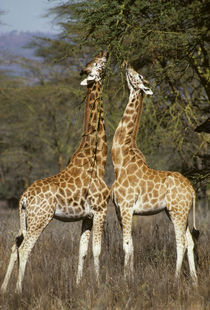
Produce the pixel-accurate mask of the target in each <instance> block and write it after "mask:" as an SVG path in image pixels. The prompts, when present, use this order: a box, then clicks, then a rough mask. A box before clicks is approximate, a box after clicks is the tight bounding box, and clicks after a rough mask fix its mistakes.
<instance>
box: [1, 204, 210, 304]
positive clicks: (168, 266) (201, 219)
mask: <svg viewBox="0 0 210 310" xmlns="http://www.w3.org/2000/svg"><path fill="white" fill-rule="evenodd" d="M191 217H192V216H191V215H190V220H191ZM196 219H197V224H198V225H197V226H198V227H199V229H200V238H199V242H198V246H197V252H198V257H199V260H198V262H197V271H198V278H199V287H198V289H197V290H195V289H193V287H192V285H191V281H190V278H189V269H188V263H187V259H186V257H185V259H184V263H183V268H182V276H181V281H180V283H179V285H178V284H175V283H174V271H175V262H176V253H175V239H174V231H173V226H172V224H171V223H170V222H169V220H168V218H167V217H166V215H165V214H164V213H163V214H159V215H156V216H150V217H136V218H134V223H133V240H134V248H135V276H134V283H128V282H126V281H125V280H124V278H123V250H122V236H121V230H120V226H119V224H118V222H117V219H116V215H115V212H114V209H113V206H112V204H111V203H110V206H109V210H108V216H107V220H106V223H105V228H104V235H103V244H102V253H101V257H100V262H101V283H100V286H99V287H97V283H96V280H95V274H94V269H93V257H92V253H91V244H90V246H89V253H88V256H87V259H86V263H85V269H84V277H83V279H82V282H81V284H80V285H79V287H77V286H76V284H75V280H76V270H77V260H78V248H79V236H80V229H81V222H77V223H61V222H59V221H56V220H54V221H53V222H52V223H51V224H50V225H49V226H48V227H47V228H46V230H45V231H44V232H43V234H42V235H41V237H40V239H39V240H38V242H37V244H36V245H35V247H34V249H33V251H32V254H31V256H30V258H29V261H28V264H27V267H26V273H25V278H24V281H23V295H22V296H18V295H16V294H15V293H14V288H15V282H16V275H17V268H15V272H14V274H12V277H11V280H10V282H9V287H8V292H7V293H6V294H5V295H4V296H3V295H0V309H2V310H3V309H4V310H13V309H14V310H17V309H21V310H22V309H24V310H26V309H27V310H32V309H33V310H38V309H43V310H51V309H52V310H62V309H63V310H64V309H75V310H76V309H78V310H82V309H84V310H86V309H95V310H96V309H97V310H103V309H110V310H111V309H136V310H137V309H160V310H161V309H164V310H167V309H174V310H175V309H176V310H178V309H180V310H186V309H187V310H200V309H210V299H209V291H208V290H209V287H210V285H209V273H208V268H209V247H210V246H209V231H208V211H207V210H197V213H196ZM190 222H191V221H190ZM18 229H19V219H18V211H17V210H8V209H4V208H1V209H0V282H1V283H2V281H3V277H4V275H5V272H6V268H7V264H8V260H9V255H10V248H11V246H12V243H13V240H14V238H15V235H16V233H17V231H18Z"/></svg>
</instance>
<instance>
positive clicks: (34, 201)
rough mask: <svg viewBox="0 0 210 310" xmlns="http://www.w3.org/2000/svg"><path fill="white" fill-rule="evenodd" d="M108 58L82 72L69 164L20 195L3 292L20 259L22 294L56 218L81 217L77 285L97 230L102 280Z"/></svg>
mask: <svg viewBox="0 0 210 310" xmlns="http://www.w3.org/2000/svg"><path fill="white" fill-rule="evenodd" d="M107 57H108V55H107V53H106V52H101V53H100V54H99V55H97V56H96V57H95V58H94V59H93V60H92V61H91V62H90V63H88V64H87V65H86V67H85V68H84V69H83V70H82V73H85V74H86V75H87V78H86V79H84V80H83V81H82V82H81V85H87V97H86V108H85V121H84V133H83V137H82V140H81V143H80V145H79V147H78V149H77V150H76V152H75V153H74V154H73V156H72V160H71V162H70V163H69V165H68V166H67V167H66V168H65V169H64V170H63V171H61V172H60V173H58V174H57V175H55V176H51V177H48V178H44V179H42V180H37V181H35V182H34V183H33V184H32V185H31V186H30V187H28V188H27V189H26V191H25V192H24V193H23V195H22V196H21V198H20V201H19V214H20V230H19V233H18V236H17V237H16V241H15V243H14V245H13V247H12V251H11V256H10V261H9V265H8V268H7V272H6V275H5V278H4V281H3V284H2V287H1V290H2V292H5V291H6V289H7V285H8V282H9V279H10V276H11V273H12V270H13V267H14V264H15V262H16V261H17V259H18V279H17V283H16V292H17V293H21V292H22V281H23V277H24V272H25V267H26V263H27V260H28V257H29V254H30V252H31V250H32V248H33V247H34V245H35V243H36V241H37V239H38V237H39V236H40V234H41V233H42V231H43V230H44V229H45V227H46V226H47V225H48V224H49V223H50V222H51V221H52V220H53V219H54V218H55V219H58V220H60V221H67V222H71V221H78V220H82V232H81V237H80V245H79V262H78V271H77V277H76V283H77V284H79V282H80V280H81V277H82V272H83V265H84V260H85V257H86V255H87V250H88V242H89V239H90V234H91V230H92V229H93V242H92V251H93V257H94V267H95V272H96V278H97V280H99V255H100V252H101V237H102V230H103V223H104V219H105V217H106V213H107V203H108V199H109V192H110V191H109V188H108V186H107V185H106V183H105V182H104V180H103V177H104V170H105V164H106V157H107V144H106V134H105V126H104V112H103V102H102V99H101V87H102V86H101V81H102V76H103V73H104V68H105V65H106V61H107Z"/></svg>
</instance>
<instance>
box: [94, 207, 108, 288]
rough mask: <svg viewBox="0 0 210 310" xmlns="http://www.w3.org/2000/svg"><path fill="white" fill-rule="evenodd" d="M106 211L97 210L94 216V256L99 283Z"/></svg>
mask: <svg viewBox="0 0 210 310" xmlns="http://www.w3.org/2000/svg"><path fill="white" fill-rule="evenodd" d="M105 216H106V212H97V213H96V214H95V215H94V218H93V244H92V246H93V258H94V267H95V273H96V280H97V282H98V284H99V266H100V264H99V256H100V254H101V237H102V231H103V226H104V219H105Z"/></svg>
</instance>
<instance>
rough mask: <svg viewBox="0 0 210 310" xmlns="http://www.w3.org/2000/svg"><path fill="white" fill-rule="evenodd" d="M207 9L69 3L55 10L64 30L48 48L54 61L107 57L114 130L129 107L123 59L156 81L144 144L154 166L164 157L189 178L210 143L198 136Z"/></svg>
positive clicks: (176, 4) (204, 108)
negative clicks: (105, 52) (99, 53)
mask: <svg viewBox="0 0 210 310" xmlns="http://www.w3.org/2000/svg"><path fill="white" fill-rule="evenodd" d="M208 8H209V3H208V1H206V0H193V1H189V0H182V1H181V0H178V1H169V0H161V1H160V0H154V1H149V0H142V1H137V0H93V1H66V2H64V3H63V2H62V3H61V5H59V6H56V7H55V8H54V9H52V10H51V13H53V14H55V16H56V17H57V20H58V22H59V23H60V26H61V29H62V32H61V34H60V37H59V40H60V41H61V42H62V44H58V48H57V51H56V48H54V49H53V51H52V50H51V48H50V44H52V46H54V47H55V46H56V44H55V42H54V43H53V41H52V42H48V43H50V44H49V45H48V55H51V53H52V55H53V59H54V60H55V59H57V60H58V61H59V59H60V60H62V61H64V62H65V61H67V60H68V59H70V58H71V56H72V55H73V53H74V54H77V55H79V56H80V57H84V56H85V55H86V58H87V55H89V52H90V51H92V48H94V50H95V52H97V50H100V49H107V50H108V52H109V54H110V60H109V61H110V71H109V73H110V76H108V78H107V85H108V87H107V88H106V92H107V95H105V96H107V98H106V99H107V100H108V99H109V100H108V101H109V102H107V104H106V105H105V108H106V107H107V114H108V117H109V119H108V123H109V125H111V128H112V129H113V130H112V131H114V129H115V127H116V123H117V122H118V120H119V115H120V114H121V113H122V108H123V105H124V104H125V100H126V99H125V98H126V97H125V92H124V91H123V89H124V87H123V85H124V80H123V78H122V79H119V78H117V77H116V70H117V71H118V74H119V73H121V64H122V62H123V60H124V59H126V60H128V61H129V62H130V63H131V64H132V65H133V66H134V67H135V69H137V70H141V73H142V74H143V75H144V74H145V76H146V77H147V78H149V79H150V80H151V84H152V85H151V87H152V89H153V90H154V96H153V98H152V99H146V100H148V103H146V105H145V107H144V111H143V116H142V122H141V127H140V132H142V133H143V134H142V135H141V134H140V135H139V137H140V141H141V148H142V150H143V151H144V153H146V155H147V157H148V158H149V161H150V162H151V163H152V164H153V165H154V166H155V164H156V163H157V162H158V166H160V165H161V160H160V158H161V157H164V163H165V159H168V167H169V168H178V169H180V170H185V171H186V170H188V169H192V168H193V167H194V166H195V163H196V160H195V158H196V157H197V156H198V157H199V158H201V157H202V156H204V155H205V156H206V155H207V156H209V155H208V154H207V152H208V151H207V150H208V148H207V146H208V143H209V138H208V136H207V135H205V134H197V133H195V132H194V129H195V127H196V126H197V125H199V124H200V123H201V122H202V121H203V120H205V118H206V117H207V115H206V114H207V113H210V111H209V103H208V99H209V94H210V93H209V90H210V84H209V83H210V82H209V73H210V72H209V36H208V29H209V16H208ZM60 47H62V48H60ZM50 50H51V53H49V51H50ZM42 52H43V50H42ZM116 65H117V69H116ZM121 94H122V95H121ZM119 98H120V99H119ZM120 102H122V104H121V103H120ZM113 106H114V108H113ZM115 107H116V109H115ZM113 124H114V125H113ZM158 152H159V156H158V158H159V160H158V161H157V155H156V154H157V153H158ZM168 153H170V154H169V155H168ZM172 153H173V158H174V160H173V161H172V160H171V154H172ZM163 155H164V156H163ZM165 168H167V167H165ZM202 168H203V169H204V170H205V171H206V170H207V168H208V167H207V165H204V166H203V167H202ZM207 175H208V172H207Z"/></svg>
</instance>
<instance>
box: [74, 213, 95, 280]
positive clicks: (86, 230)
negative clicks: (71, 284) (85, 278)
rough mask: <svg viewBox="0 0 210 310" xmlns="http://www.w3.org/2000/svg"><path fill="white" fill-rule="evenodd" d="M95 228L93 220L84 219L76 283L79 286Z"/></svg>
mask: <svg viewBox="0 0 210 310" xmlns="http://www.w3.org/2000/svg"><path fill="white" fill-rule="evenodd" d="M92 226H93V219H89V218H87V219H84V220H83V222H82V233H81V237H80V245H79V262H78V270H77V278H76V283H77V285H78V284H79V282H80V280H81V278H82V272H83V266H84V261H85V258H86V256H87V251H88V243H89V240H90V233H91V230H92Z"/></svg>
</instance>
